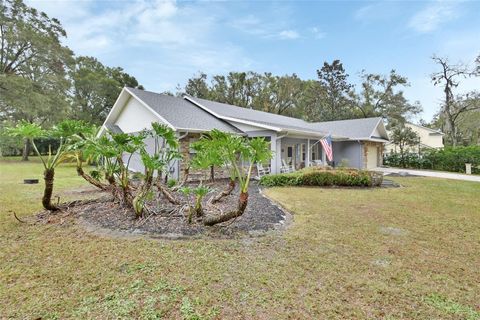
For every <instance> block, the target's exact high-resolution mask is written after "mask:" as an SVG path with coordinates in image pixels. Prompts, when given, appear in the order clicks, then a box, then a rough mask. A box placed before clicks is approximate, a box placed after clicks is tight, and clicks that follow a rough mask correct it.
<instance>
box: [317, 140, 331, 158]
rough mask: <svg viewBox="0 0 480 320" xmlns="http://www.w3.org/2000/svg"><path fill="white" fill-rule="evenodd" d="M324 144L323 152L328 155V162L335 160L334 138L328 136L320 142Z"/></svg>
mask: <svg viewBox="0 0 480 320" xmlns="http://www.w3.org/2000/svg"><path fill="white" fill-rule="evenodd" d="M320 143H321V144H322V147H323V150H325V154H326V155H327V159H328V161H332V160H333V149H332V137H331V136H330V135H328V136H327V137H325V138H323V139H322V140H320Z"/></svg>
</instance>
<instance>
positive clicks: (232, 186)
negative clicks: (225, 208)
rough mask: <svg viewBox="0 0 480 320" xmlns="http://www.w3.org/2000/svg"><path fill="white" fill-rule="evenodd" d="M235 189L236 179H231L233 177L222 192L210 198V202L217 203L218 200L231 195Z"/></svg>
mask: <svg viewBox="0 0 480 320" xmlns="http://www.w3.org/2000/svg"><path fill="white" fill-rule="evenodd" d="M234 189H235V180H231V179H230V181H229V183H228V187H227V189H225V190H223V191H222V192H220V193H219V194H217V195H216V196H215V197H213V198H212V199H211V200H210V203H217V202H219V201H220V200H222V199H223V198H224V197H226V196H228V195H230V194H231V193H232V191H233V190H234Z"/></svg>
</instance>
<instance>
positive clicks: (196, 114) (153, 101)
mask: <svg viewBox="0 0 480 320" xmlns="http://www.w3.org/2000/svg"><path fill="white" fill-rule="evenodd" d="M127 90H128V91H130V92H131V93H133V94H134V95H135V96H137V97H138V98H139V99H141V100H142V101H143V102H144V103H146V104H147V105H148V106H149V107H150V108H152V109H153V110H154V111H156V112H157V113H158V114H159V115H160V116H161V117H163V118H164V119H165V120H167V121H168V122H169V123H170V124H171V125H172V126H174V127H175V128H177V129H191V130H204V131H210V130H212V129H218V130H222V131H226V132H233V133H241V131H240V130H238V129H237V128H235V127H234V126H232V125H230V124H229V123H227V122H226V121H224V120H221V119H218V118H216V117H215V116H213V115H211V114H210V113H208V112H207V111H205V110H203V109H201V108H199V107H197V106H195V105H193V104H192V103H190V102H188V101H186V100H185V99H183V98H179V97H173V96H169V95H165V94H159V93H155V92H150V91H144V90H140V89H134V88H127Z"/></svg>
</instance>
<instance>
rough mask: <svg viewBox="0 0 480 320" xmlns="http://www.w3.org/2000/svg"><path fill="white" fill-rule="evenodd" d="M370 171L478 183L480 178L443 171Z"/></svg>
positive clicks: (382, 169) (381, 169) (385, 169)
mask: <svg viewBox="0 0 480 320" xmlns="http://www.w3.org/2000/svg"><path fill="white" fill-rule="evenodd" d="M372 170H373V171H378V172H383V174H384V175H388V174H390V173H396V174H402V173H406V174H409V175H415V176H422V177H434V178H444V179H454V180H464V181H474V182H480V176H478V175H467V174H462V173H453V172H445V171H429V170H414V169H402V168H382V167H377V168H375V169H372Z"/></svg>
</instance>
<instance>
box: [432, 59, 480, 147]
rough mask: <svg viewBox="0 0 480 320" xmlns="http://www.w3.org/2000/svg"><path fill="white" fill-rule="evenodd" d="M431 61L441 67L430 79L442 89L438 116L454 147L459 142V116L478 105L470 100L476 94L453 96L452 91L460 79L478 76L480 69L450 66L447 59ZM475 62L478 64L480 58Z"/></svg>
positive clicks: (473, 100)
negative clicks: (441, 118)
mask: <svg viewBox="0 0 480 320" xmlns="http://www.w3.org/2000/svg"><path fill="white" fill-rule="evenodd" d="M432 59H433V61H435V63H437V64H438V65H439V66H440V67H441V71H438V72H435V73H433V74H432V75H431V78H432V81H433V84H434V85H439V86H442V87H443V92H444V101H443V106H442V110H441V111H440V114H441V116H442V117H443V118H444V119H445V124H446V127H445V131H446V133H447V135H448V137H449V139H450V141H451V143H452V145H453V146H455V145H457V144H458V140H459V137H458V132H457V131H458V130H457V125H456V121H457V119H458V117H459V115H460V114H462V113H465V112H467V111H471V110H475V109H478V108H480V105H479V104H478V103H476V102H475V101H476V99H471V96H472V95H477V94H478V93H475V92H474V93H470V94H467V95H457V96H455V95H454V93H453V91H454V89H455V88H457V87H458V86H459V85H460V81H461V79H465V78H469V77H472V76H477V75H479V72H480V70H479V69H480V68H479V67H477V68H476V69H472V68H469V66H468V65H466V64H464V63H458V64H451V63H450V62H449V61H448V58H443V57H437V56H433V57H432ZM476 61H477V63H478V62H479V61H480V57H479V58H477V60H476Z"/></svg>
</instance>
